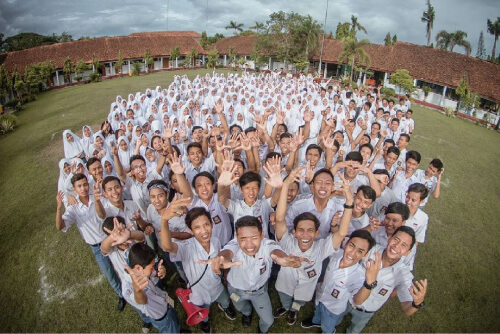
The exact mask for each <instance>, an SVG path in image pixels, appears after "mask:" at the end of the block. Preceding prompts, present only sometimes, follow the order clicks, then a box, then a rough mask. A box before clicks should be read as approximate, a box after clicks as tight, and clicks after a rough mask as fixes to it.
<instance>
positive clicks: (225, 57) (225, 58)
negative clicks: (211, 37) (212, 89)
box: [224, 55, 227, 67]
mask: <svg viewBox="0 0 500 334" xmlns="http://www.w3.org/2000/svg"><path fill="white" fill-rule="evenodd" d="M226 66H227V55H224V67H226Z"/></svg>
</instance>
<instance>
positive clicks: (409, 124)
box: [404, 118, 415, 134]
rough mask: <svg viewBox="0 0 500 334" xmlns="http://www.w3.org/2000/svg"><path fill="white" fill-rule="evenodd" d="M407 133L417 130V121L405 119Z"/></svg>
mask: <svg viewBox="0 0 500 334" xmlns="http://www.w3.org/2000/svg"><path fill="white" fill-rule="evenodd" d="M405 120H406V121H405V129H404V132H405V133H408V134H409V133H410V130H411V131H412V132H413V131H414V130H415V120H414V119H413V118H405Z"/></svg>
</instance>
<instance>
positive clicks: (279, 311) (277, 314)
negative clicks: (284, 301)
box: [273, 306, 286, 319]
mask: <svg viewBox="0 0 500 334" xmlns="http://www.w3.org/2000/svg"><path fill="white" fill-rule="evenodd" d="M285 313H286V310H285V309H284V308H283V307H281V306H280V307H278V308H277V309H275V310H274V312H273V317H274V319H278V318H279V317H281V316H282V315H283V314H285Z"/></svg>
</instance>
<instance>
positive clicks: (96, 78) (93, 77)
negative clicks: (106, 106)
mask: <svg viewBox="0 0 500 334" xmlns="http://www.w3.org/2000/svg"><path fill="white" fill-rule="evenodd" d="M89 79H90V82H98V81H101V74H100V73H98V72H94V73H92V74H91V75H90V76H89Z"/></svg>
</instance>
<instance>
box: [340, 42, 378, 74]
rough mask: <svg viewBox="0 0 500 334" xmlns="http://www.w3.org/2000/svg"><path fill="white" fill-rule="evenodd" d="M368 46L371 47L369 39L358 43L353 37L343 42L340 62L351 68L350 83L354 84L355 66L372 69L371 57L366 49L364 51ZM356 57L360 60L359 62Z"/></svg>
mask: <svg viewBox="0 0 500 334" xmlns="http://www.w3.org/2000/svg"><path fill="white" fill-rule="evenodd" d="M367 45H371V43H370V41H369V40H367V39H363V40H361V41H358V40H356V39H355V38H353V37H348V38H345V39H344V40H343V41H342V52H341V53H340V55H339V62H340V63H347V64H349V65H350V66H351V75H350V78H349V81H350V82H352V77H353V74H354V66H355V65H358V66H365V67H366V68H368V67H370V62H371V59H370V56H369V55H368V53H367V52H366V51H365V49H363V47H364V46H367ZM356 56H357V58H358V61H357V62H356Z"/></svg>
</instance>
